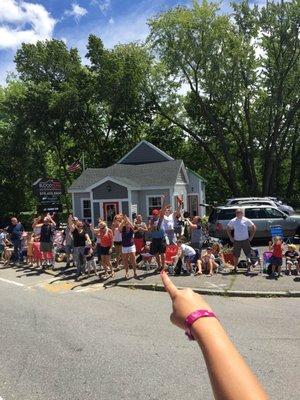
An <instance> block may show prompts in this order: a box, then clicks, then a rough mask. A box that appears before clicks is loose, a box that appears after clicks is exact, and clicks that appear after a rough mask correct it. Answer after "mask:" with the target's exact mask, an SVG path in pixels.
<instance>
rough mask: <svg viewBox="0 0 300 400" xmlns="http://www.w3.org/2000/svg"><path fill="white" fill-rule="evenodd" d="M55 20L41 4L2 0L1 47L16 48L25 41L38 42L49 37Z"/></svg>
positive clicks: (0, 9) (0, 11) (0, 12)
mask: <svg viewBox="0 0 300 400" xmlns="http://www.w3.org/2000/svg"><path fill="white" fill-rule="evenodd" d="M55 22H56V21H55V19H53V18H52V17H51V15H50V13H49V12H48V11H47V10H46V9H45V7H44V6H42V5H40V4H34V3H29V2H27V1H20V0H1V6H0V49H15V48H17V47H19V46H20V45H21V44H22V43H23V42H25V43H36V42H37V41H38V40H45V39H49V38H51V37H52V33H53V29H54V25H55ZM27 26H28V27H27Z"/></svg>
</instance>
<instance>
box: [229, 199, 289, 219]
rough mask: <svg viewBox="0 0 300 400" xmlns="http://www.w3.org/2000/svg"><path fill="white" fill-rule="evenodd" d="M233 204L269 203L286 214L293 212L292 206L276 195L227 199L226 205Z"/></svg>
mask: <svg viewBox="0 0 300 400" xmlns="http://www.w3.org/2000/svg"><path fill="white" fill-rule="evenodd" d="M235 204H240V205H242V204H244V205H247V204H253V205H266V206H267V205H269V206H272V207H275V208H278V209H279V210H281V211H283V212H284V213H286V214H288V215H292V214H295V210H294V209H293V207H291V206H288V205H287V204H284V203H283V202H282V201H281V200H278V199H277V198H276V197H237V198H232V199H227V202H226V205H227V206H233V205H235Z"/></svg>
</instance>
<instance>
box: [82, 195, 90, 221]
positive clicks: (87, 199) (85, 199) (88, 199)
mask: <svg viewBox="0 0 300 400" xmlns="http://www.w3.org/2000/svg"><path fill="white" fill-rule="evenodd" d="M80 200H81V219H82V220H83V221H84V220H85V218H84V212H83V211H84V208H83V202H84V201H89V202H90V205H91V207H90V210H91V217H90V218H89V219H91V220H92V219H93V212H92V209H93V203H92V201H91V199H90V198H89V197H87V198H84V199H80Z"/></svg>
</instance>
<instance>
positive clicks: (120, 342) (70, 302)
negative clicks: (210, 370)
mask: <svg viewBox="0 0 300 400" xmlns="http://www.w3.org/2000/svg"><path fill="white" fill-rule="evenodd" d="M28 279H29V280H30V278H28ZM34 279H36V280H35V281H34V282H35V284H27V285H23V284H21V283H19V284H18V281H17V280H15V281H14V282H15V283H12V281H11V280H9V279H7V280H3V279H2V280H0V360H1V362H0V399H3V400H13V399H15V400H36V399H39V400H40V399H47V400H62V399H63V400H69V399H70V400H71V399H72V400H77V399H78V400H79V399H93V400H94V399H97V400H99V399H101V400H106V399H107V400H108V399H109V400H113V399H118V400H119V399H134V400H143V399H147V400H150V399H151V400H154V399H160V400H161V399H172V400H179V399H180V400H182V399H191V400H195V399H202V400H206V399H212V392H211V388H210V384H209V379H208V376H207V373H206V368H205V364H204V361H203V358H202V355H201V354H200V351H199V349H198V347H197V345H196V344H195V343H191V342H188V341H187V340H186V339H185V337H184V334H183V333H182V332H181V331H179V330H177V329H176V328H175V327H173V326H172V325H171V324H170V322H169V314H170V310H171V306H170V301H169V299H168V297H167V295H166V294H165V293H157V292H148V291H139V290H129V289H122V288H112V289H107V290H104V288H102V287H98V288H93V289H87V290H85V291H77V292H76V291H71V290H69V291H58V292H55V291H49V290H45V287H43V286H42V285H40V284H39V282H38V279H39V278H35V277H34ZM28 282H29V281H28ZM30 282H31V283H32V281H30ZM21 285H23V286H21ZM208 301H209V302H210V303H211V304H212V305H213V307H214V309H215V311H216V313H217V314H218V315H219V317H220V319H221V321H222V322H223V324H224V325H225V327H226V329H227V331H228V332H229V333H230V336H231V337H232V339H233V341H234V342H235V343H236V345H237V347H238V348H239V350H240V352H241V353H242V354H243V356H244V357H245V358H246V359H247V361H248V363H249V364H250V365H251V367H252V368H253V370H254V371H255V373H256V374H257V375H258V376H259V378H260V380H261V381H262V383H263V385H264V386H265V387H266V389H267V391H268V392H269V394H270V398H271V399H274V400H275V399H278V400H284V399H289V400H293V399H298V398H299V392H300V385H299V381H300V380H299V356H300V346H299V344H300V341H299V338H300V329H299V317H300V310H299V299H250V298H220V297H209V298H208ZM224 374H226V371H224ZM297 393H298V394H297Z"/></svg>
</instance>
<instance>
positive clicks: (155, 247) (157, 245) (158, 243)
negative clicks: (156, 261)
mask: <svg viewBox="0 0 300 400" xmlns="http://www.w3.org/2000/svg"><path fill="white" fill-rule="evenodd" d="M165 252H166V241H165V239H164V238H153V239H152V242H151V244H150V254H153V255H156V254H164V253H165Z"/></svg>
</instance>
